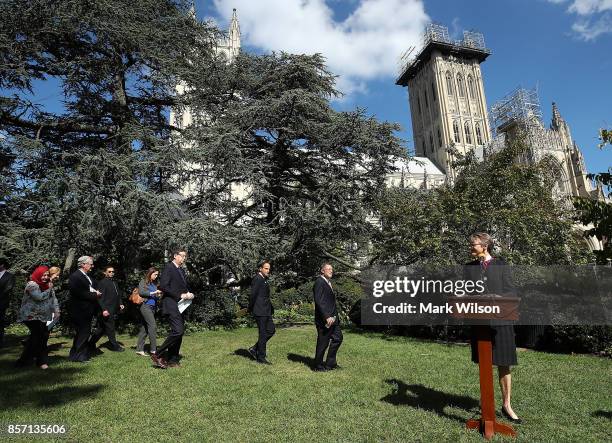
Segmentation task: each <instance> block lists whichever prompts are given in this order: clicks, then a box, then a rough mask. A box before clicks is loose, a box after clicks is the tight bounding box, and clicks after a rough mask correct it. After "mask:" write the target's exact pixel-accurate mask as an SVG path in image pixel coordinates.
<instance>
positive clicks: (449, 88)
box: [446, 72, 454, 95]
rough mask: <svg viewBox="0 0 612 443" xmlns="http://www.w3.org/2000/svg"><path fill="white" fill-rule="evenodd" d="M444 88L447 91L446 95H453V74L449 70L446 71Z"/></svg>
mask: <svg viewBox="0 0 612 443" xmlns="http://www.w3.org/2000/svg"><path fill="white" fill-rule="evenodd" d="M446 90H447V91H448V95H453V91H454V88H453V76H452V75H451V73H450V72H447V73H446Z"/></svg>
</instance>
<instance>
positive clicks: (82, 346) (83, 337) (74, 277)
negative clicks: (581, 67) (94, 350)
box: [68, 255, 102, 362]
mask: <svg viewBox="0 0 612 443" xmlns="http://www.w3.org/2000/svg"><path fill="white" fill-rule="evenodd" d="M77 263H78V266H79V269H77V270H76V271H74V272H73V273H72V274H70V278H69V279H68V285H69V288H70V316H71V318H72V321H73V323H74V326H75V328H76V334H75V336H74V341H73V343H72V348H71V349H70V354H69V355H68V359H69V360H71V361H78V362H86V361H88V360H89V357H90V355H89V347H88V340H89V335H90V334H91V320H92V319H93V316H94V315H95V313H96V312H97V310H98V309H99V305H98V299H99V298H100V297H101V296H102V293H101V292H99V291H98V290H96V289H95V284H94V282H93V280H92V279H91V278H90V277H89V275H87V274H88V273H89V272H90V271H91V269H92V268H93V259H92V258H91V257H89V256H87V255H84V256H82V257H79V259H78V262H77Z"/></svg>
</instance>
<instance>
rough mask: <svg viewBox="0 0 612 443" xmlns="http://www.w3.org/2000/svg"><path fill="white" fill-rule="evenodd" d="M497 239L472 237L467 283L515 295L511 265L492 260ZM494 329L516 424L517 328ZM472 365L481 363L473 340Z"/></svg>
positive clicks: (506, 400)
mask: <svg viewBox="0 0 612 443" xmlns="http://www.w3.org/2000/svg"><path fill="white" fill-rule="evenodd" d="M492 249H493V239H492V238H491V236H490V235H489V234H487V233H484V232H480V233H476V234H473V235H471V236H470V253H471V254H472V256H473V257H475V258H476V259H475V260H474V261H471V262H469V263H467V265H466V267H465V279H466V280H472V281H475V280H483V281H484V285H485V293H486V294H497V295H515V289H514V284H513V283H512V275H511V273H510V268H509V266H508V265H507V263H506V262H505V261H504V260H503V259H501V258H495V257H492V256H491V254H490V252H491V250H492ZM490 327H491V335H492V339H493V343H492V344H493V364H494V365H496V366H497V372H498V375H499V385H500V387H501V392H502V399H503V403H502V414H503V415H504V416H505V417H506V418H508V419H509V420H510V421H512V422H514V423H520V421H521V420H520V419H519V418H518V416H517V415H516V414H515V413H514V411H513V410H512V406H511V405H510V396H511V392H512V376H511V374H510V367H511V366H514V365H516V364H517V359H516V342H515V338H514V326H513V325H512V323H511V322H504V321H500V320H498V321H495V325H492V326H490ZM472 361H473V362H475V363H478V345H477V342H476V339H475V337H473V338H472Z"/></svg>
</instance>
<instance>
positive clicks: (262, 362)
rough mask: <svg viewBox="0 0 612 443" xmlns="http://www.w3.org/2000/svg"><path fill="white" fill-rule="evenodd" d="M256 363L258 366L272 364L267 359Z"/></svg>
mask: <svg viewBox="0 0 612 443" xmlns="http://www.w3.org/2000/svg"><path fill="white" fill-rule="evenodd" d="M257 363H259V364H260V365H271V364H272V363H271V362H270V361H269V360H267V359H265V358H264V359H263V360H257Z"/></svg>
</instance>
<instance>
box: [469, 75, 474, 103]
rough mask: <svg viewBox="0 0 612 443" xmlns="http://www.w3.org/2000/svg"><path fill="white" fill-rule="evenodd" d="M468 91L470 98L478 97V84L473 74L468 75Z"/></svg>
mask: <svg viewBox="0 0 612 443" xmlns="http://www.w3.org/2000/svg"><path fill="white" fill-rule="evenodd" d="M468 92H469V93H470V98H471V99H472V100H474V99H475V98H476V86H475V85H474V79H473V78H472V76H471V75H468Z"/></svg>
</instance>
